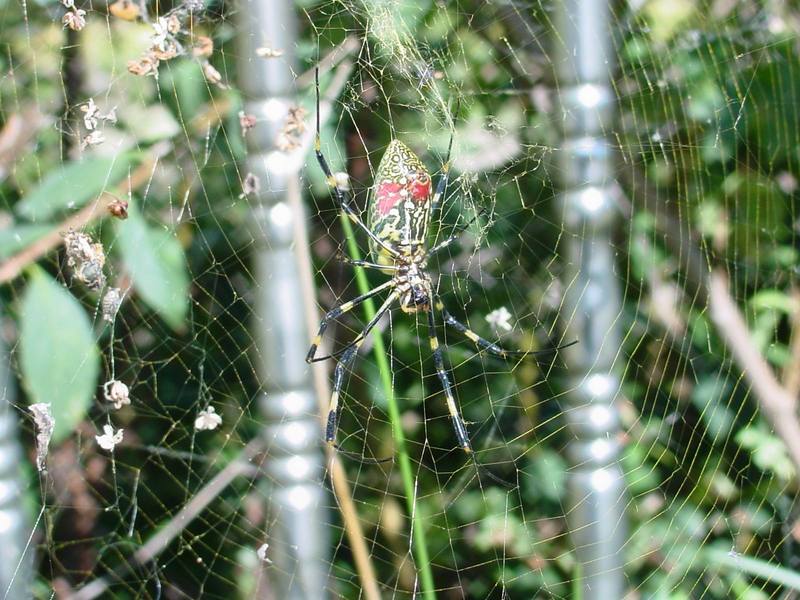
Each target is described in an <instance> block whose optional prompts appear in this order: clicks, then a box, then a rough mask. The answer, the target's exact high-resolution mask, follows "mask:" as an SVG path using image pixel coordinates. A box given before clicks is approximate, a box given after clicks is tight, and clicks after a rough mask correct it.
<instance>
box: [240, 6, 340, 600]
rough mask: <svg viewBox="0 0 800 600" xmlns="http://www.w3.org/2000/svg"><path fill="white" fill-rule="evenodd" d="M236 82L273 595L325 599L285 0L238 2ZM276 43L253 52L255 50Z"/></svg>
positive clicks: (291, 20) (321, 498)
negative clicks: (240, 98) (246, 181)
mask: <svg viewBox="0 0 800 600" xmlns="http://www.w3.org/2000/svg"><path fill="white" fill-rule="evenodd" d="M238 19H239V22H238V32H239V33H238V36H237V38H238V46H237V51H238V54H239V56H238V65H239V73H238V76H239V84H238V85H239V88H240V89H241V90H242V92H243V94H244V98H245V108H244V110H245V112H246V113H248V114H250V115H253V116H255V117H256V120H257V124H256V126H255V128H254V129H252V130H251V131H249V132H248V133H247V147H248V159H247V166H246V170H247V171H249V172H251V173H253V174H254V175H255V176H256V177H258V179H259V180H260V183H261V186H260V187H261V191H260V192H259V193H258V197H257V198H255V199H254V200H251V201H252V203H253V204H252V218H251V220H250V224H249V225H250V231H251V234H252V236H253V240H254V244H253V252H254V256H253V259H254V261H255V264H254V276H255V282H254V284H255V286H256V306H255V313H254V317H253V330H254V334H255V335H256V339H257V348H256V350H257V353H258V354H257V360H258V368H259V375H260V379H261V384H262V397H261V399H260V406H261V411H262V414H263V416H264V419H265V421H266V423H267V424H266V427H265V435H266V437H267V460H266V461H265V468H266V471H267V474H268V478H269V484H270V494H269V512H270V515H269V518H268V522H267V525H266V527H267V535H268V539H267V540H266V541H267V543H268V544H269V552H268V557H269V559H270V560H272V561H273V563H274V565H273V566H272V567H270V569H269V571H268V576H269V579H270V582H271V588H272V591H273V593H274V597H275V598H281V599H282V600H283V599H287V600H289V599H298V600H299V599H305V598H324V597H325V596H326V592H325V590H326V589H327V580H328V570H329V567H330V560H331V559H330V554H329V552H330V546H329V540H328V527H329V515H328V511H327V508H326V507H327V504H328V501H327V495H326V492H325V488H324V484H323V482H324V459H323V453H322V448H321V443H320V442H321V439H322V434H321V426H320V421H319V417H318V412H317V399H316V395H315V392H314V387H313V382H312V374H311V369H310V368H309V366H308V365H307V364H306V363H305V355H306V351H307V350H308V345H309V341H310V337H309V334H308V331H307V328H306V324H305V323H306V322H305V317H304V315H305V312H304V310H305V309H304V303H305V302H312V301H313V299H311V298H304V297H303V293H302V288H301V281H300V274H299V273H300V266H299V261H298V257H297V255H296V253H295V248H294V231H295V228H296V227H297V224H298V221H299V222H300V223H304V222H305V217H304V215H303V214H302V210H298V208H297V207H298V205H299V203H298V202H291V201H290V196H289V194H291V193H299V189H300V186H299V169H300V167H301V166H302V163H299V164H296V163H297V162H298V161H292V160H288V156H287V155H286V154H285V153H283V152H281V151H280V150H278V149H277V148H276V139H277V137H278V134H279V132H280V131H281V129H282V128H283V127H284V125H285V123H286V120H287V115H288V113H289V109H290V108H292V107H294V106H295V105H296V100H295V90H294V78H295V70H294V68H293V67H294V62H295V60H294V55H295V52H294V50H295V46H296V44H297V19H296V15H295V12H294V5H293V2H291V1H290V0H244V1H243V2H242V3H241V5H240V6H239V10H238ZM259 47H268V48H271V49H275V50H281V51H282V52H283V54H282V55H281V56H276V57H270V58H264V57H259V56H258V55H257V53H256V49H257V48H259Z"/></svg>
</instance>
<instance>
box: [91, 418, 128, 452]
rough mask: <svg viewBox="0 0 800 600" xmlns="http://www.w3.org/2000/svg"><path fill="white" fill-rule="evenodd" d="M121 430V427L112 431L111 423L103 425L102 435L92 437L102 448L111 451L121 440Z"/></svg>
mask: <svg viewBox="0 0 800 600" xmlns="http://www.w3.org/2000/svg"><path fill="white" fill-rule="evenodd" d="M122 432H123V430H122V429H119V430H117V431H114V428H113V427H112V426H111V425H103V435H96V436H94V439H96V440H97V444H98V445H99V446H100V447H101V448H102V449H103V450H108V451H109V452H112V451H113V450H114V446H116V445H117V444H119V443H120V442H121V441H122Z"/></svg>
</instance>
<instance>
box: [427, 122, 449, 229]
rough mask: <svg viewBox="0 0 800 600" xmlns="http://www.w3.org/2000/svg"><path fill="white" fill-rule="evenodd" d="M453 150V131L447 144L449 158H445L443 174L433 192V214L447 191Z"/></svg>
mask: <svg viewBox="0 0 800 600" xmlns="http://www.w3.org/2000/svg"><path fill="white" fill-rule="evenodd" d="M452 150H453V133H451V134H450V143H449V144H448V145H447V158H445V159H444V164H443V165H442V174H441V175H440V176H439V181H437V182H436V190H435V191H434V193H433V200H431V214H433V211H435V210H436V209H437V208H438V207H439V204H440V203H441V202H442V198H443V197H444V194H445V192H446V191H447V180H448V179H449V178H450V152H451V151H452Z"/></svg>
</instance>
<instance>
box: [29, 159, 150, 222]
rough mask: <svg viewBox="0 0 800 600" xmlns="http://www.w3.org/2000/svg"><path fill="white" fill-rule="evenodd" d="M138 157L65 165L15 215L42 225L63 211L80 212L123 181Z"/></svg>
mask: <svg viewBox="0 0 800 600" xmlns="http://www.w3.org/2000/svg"><path fill="white" fill-rule="evenodd" d="M140 156H141V155H140V154H139V153H138V152H131V153H126V154H120V155H118V156H114V157H94V156H93V157H87V158H85V159H84V160H81V161H77V162H71V163H67V164H66V165H64V166H63V167H61V168H60V169H57V170H56V171H53V172H52V173H50V174H48V175H47V176H46V177H45V178H44V180H43V181H42V182H41V183H40V184H39V186H38V187H37V188H36V189H34V190H33V191H32V192H31V193H29V194H27V195H26V196H25V197H24V198H23V199H22V200H20V201H19V202H18V203H17V205H16V207H15V211H16V213H17V214H18V215H19V216H21V217H23V218H25V219H28V220H29V221H43V220H47V219H50V218H51V217H53V216H54V215H56V214H58V213H59V212H62V211H64V210H66V209H75V208H80V207H82V206H83V205H85V204H86V203H88V202H89V201H90V200H93V199H94V198H96V197H97V196H99V195H100V193H101V192H103V191H104V190H105V189H107V188H108V187H110V186H113V185H114V184H115V183H117V182H119V181H121V180H122V179H123V178H125V177H127V175H128V171H129V169H130V168H131V167H133V166H134V165H135V164H136V163H138V161H139V159H140Z"/></svg>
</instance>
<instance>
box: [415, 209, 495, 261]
mask: <svg viewBox="0 0 800 600" xmlns="http://www.w3.org/2000/svg"><path fill="white" fill-rule="evenodd" d="M485 212H486V209H485V208H482V209H481V210H480V212H478V214H477V215H475V216H474V217H472V218H471V219H470V220H469V221H467V223H466V225H463V226H461V227H459V228H458V232H457V233H454V234H453V235H451V236H450V237H448V238H447V239H444V240H442V241H441V242H439V243H438V244H436V245H435V246H434V247H433V248H431V249H430V250H428V257H431V256H433V255H434V254H436V253H437V252H440V251H441V250H444V249H445V248H447V247H448V246H449V245H450V244H452V243H453V242H455V241H456V240H457V239H458V238H460V237H461V234H462V233H464V232H465V231H466V230H467V229H469V227H470V225H472V224H473V223H474V222H475V221H477V220H478V217H480V216H481V215H482V214H484V213H485Z"/></svg>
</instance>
